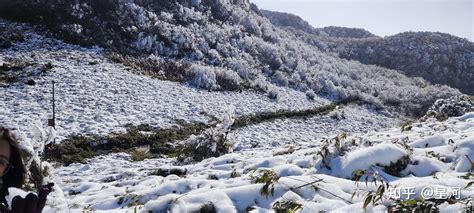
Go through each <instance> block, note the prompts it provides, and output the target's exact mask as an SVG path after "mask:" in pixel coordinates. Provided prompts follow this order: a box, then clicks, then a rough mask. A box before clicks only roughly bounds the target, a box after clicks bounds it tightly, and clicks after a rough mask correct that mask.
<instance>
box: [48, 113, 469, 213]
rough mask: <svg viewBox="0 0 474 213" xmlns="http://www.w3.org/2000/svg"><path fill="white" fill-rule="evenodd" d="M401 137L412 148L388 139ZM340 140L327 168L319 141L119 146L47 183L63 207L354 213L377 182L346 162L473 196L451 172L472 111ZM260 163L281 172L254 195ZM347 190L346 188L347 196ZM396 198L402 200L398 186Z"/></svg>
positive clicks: (457, 168)
mask: <svg viewBox="0 0 474 213" xmlns="http://www.w3.org/2000/svg"><path fill="white" fill-rule="evenodd" d="M256 131H258V130H256ZM404 138H407V139H405V141H406V142H407V144H408V147H410V148H411V149H413V150H412V151H410V150H409V149H407V148H404V147H403V146H402V145H401V144H399V143H395V141H396V140H398V141H399V142H400V141H402V140H403V139H404ZM344 141H345V145H344V147H345V149H346V151H345V154H344V155H335V156H332V157H330V163H329V165H330V166H331V170H328V169H326V168H323V167H322V166H321V165H322V162H321V160H322V159H321V157H320V156H319V155H318V154H317V153H318V151H320V150H321V147H322V145H323V142H321V141H320V142H316V141H315V142H314V143H313V144H304V143H302V144H299V147H296V148H295V151H294V152H293V153H291V154H290V153H289V154H282V155H274V154H276V153H277V151H281V150H278V149H271V148H268V149H262V150H259V151H255V150H254V151H236V152H234V153H232V154H227V155H224V156H221V157H218V158H211V159H206V160H204V161H202V162H199V163H196V164H191V165H181V166H177V165H176V164H175V163H174V160H173V159H149V160H145V161H142V162H131V161H130V156H129V155H128V154H124V153H122V154H110V155H107V156H100V157H96V158H94V159H92V160H90V162H89V163H88V164H71V165H70V166H68V167H59V168H57V169H56V170H55V181H56V183H57V184H58V185H59V186H60V187H61V188H62V189H63V191H64V194H65V195H64V196H65V199H66V200H67V205H68V208H70V209H71V210H72V209H77V210H81V209H90V210H104V211H105V210H109V211H111V212H127V211H128V212H133V211H134V210H135V209H137V210H152V211H154V212H161V211H164V210H171V211H172V212H192V211H197V210H199V209H200V208H201V207H202V206H203V205H205V204H207V203H209V202H212V204H213V205H214V206H215V208H216V209H217V210H218V212H243V211H245V210H246V209H253V210H252V212H266V211H271V209H272V204H273V203H274V202H276V201H283V200H291V201H296V202H298V203H300V204H302V208H303V209H302V212H319V211H334V212H364V209H363V208H362V205H363V202H364V196H363V195H364V192H367V191H370V190H376V188H377V186H378V185H380V183H378V185H375V184H374V183H369V184H368V185H366V184H365V183H360V184H356V182H355V181H353V180H351V177H352V173H353V171H355V170H367V171H369V172H370V171H372V172H376V173H378V175H380V176H382V177H384V179H386V181H388V183H389V184H390V186H391V187H394V188H397V189H410V190H411V191H412V193H413V194H411V195H410V196H411V198H412V199H413V198H418V197H420V193H421V192H422V190H425V189H433V190H440V191H443V190H446V191H445V192H446V193H453V194H454V193H456V191H457V190H459V192H460V194H459V197H460V198H461V199H465V198H468V197H472V196H474V188H473V187H470V188H464V187H465V186H467V184H468V183H469V182H470V181H469V180H466V179H463V178H461V177H462V176H465V175H466V174H467V172H468V171H469V170H471V169H472V167H471V166H472V165H471V162H469V161H468V160H467V159H468V158H470V159H474V112H471V113H469V114H466V115H464V116H462V117H456V118H450V119H449V120H447V121H445V122H438V121H434V120H430V121H428V122H423V123H415V124H413V129H412V130H410V131H405V132H402V131H401V130H400V128H399V127H394V128H391V129H388V130H385V131H371V132H369V133H367V134H351V135H349V137H348V138H347V139H346V140H344ZM352 141H354V142H352ZM420 144H423V145H421V146H420ZM317 145H319V146H317ZM431 152H432V153H434V155H431V154H430V153H431ZM403 156H409V158H410V159H411V161H412V162H410V165H408V166H407V167H406V169H404V170H402V171H400V175H401V176H402V177H395V176H391V175H389V174H387V173H385V172H384V170H383V169H382V167H383V166H387V165H390V163H394V162H396V161H398V160H399V159H400V158H402V157H403ZM158 169H163V170H165V171H168V170H173V171H182V172H184V171H185V174H184V175H182V176H177V175H173V174H171V175H169V176H167V177H163V176H157V175H154V174H153V173H155V172H156V171H157V170H158ZM260 170H272V171H273V172H275V173H276V174H277V175H278V176H280V177H281V178H280V179H279V180H278V181H277V182H275V183H274V188H275V189H274V195H268V196H265V195H262V194H261V192H260V190H261V188H262V186H263V184H261V183H259V184H255V183H253V182H252V178H251V176H257V175H258V171H260ZM256 171H257V172H256ZM155 174H156V173H155ZM175 174H176V173H175ZM318 179H321V180H322V181H320V182H317V183H314V184H313V185H314V186H315V187H311V185H307V186H305V187H301V186H304V185H305V184H307V183H311V182H314V181H315V180H318ZM471 181H472V180H471ZM362 182H363V181H362ZM299 187H301V188H299ZM354 192H356V195H355V196H354V197H353V198H352V199H351V197H352V194H353V193H354ZM335 195H336V196H335ZM435 195H436V194H435ZM402 196H405V198H406V195H404V194H403V193H402ZM433 196H434V195H433ZM59 203H60V202H58V206H57V207H55V204H54V202H51V205H50V206H49V209H48V211H57V210H60V209H61V208H62V207H61V206H60V205H59ZM392 203H393V201H391V200H389V199H388V197H384V198H383V199H382V202H381V205H377V206H373V205H372V204H370V205H369V206H368V207H367V211H368V212H384V211H386V210H387V206H389V205H390V204H392ZM63 205H64V204H63ZM63 207H64V206H63ZM464 207H465V204H463V203H461V202H459V203H456V204H453V205H448V204H447V203H444V204H442V205H441V206H440V210H441V211H442V212H458V211H461V210H462V209H463V208H464Z"/></svg>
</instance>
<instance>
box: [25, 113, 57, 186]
mask: <svg viewBox="0 0 474 213" xmlns="http://www.w3.org/2000/svg"><path fill="white" fill-rule="evenodd" d="M31 132H32V133H33V135H32V137H28V136H27V134H25V133H21V137H20V148H21V149H22V151H23V158H24V160H25V167H26V169H27V177H28V179H27V180H28V182H27V183H29V184H30V185H29V187H31V188H30V189H31V190H33V189H39V188H40V187H41V186H43V185H45V184H47V183H48V182H50V181H52V179H51V177H50V175H52V170H53V167H52V166H51V165H50V164H49V163H48V162H46V161H43V160H42V159H41V157H42V156H43V154H44V153H45V147H46V145H48V144H51V143H53V141H54V138H55V137H56V133H55V131H54V129H53V128H52V127H47V128H46V129H45V128H44V127H43V124H42V123H41V122H40V121H38V120H35V121H33V122H32V124H31ZM46 151H47V150H46ZM33 187H34V188H33Z"/></svg>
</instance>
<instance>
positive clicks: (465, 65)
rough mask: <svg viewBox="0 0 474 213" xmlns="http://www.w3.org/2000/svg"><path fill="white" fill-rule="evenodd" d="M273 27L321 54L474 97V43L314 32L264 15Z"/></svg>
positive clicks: (295, 21)
mask: <svg viewBox="0 0 474 213" xmlns="http://www.w3.org/2000/svg"><path fill="white" fill-rule="evenodd" d="M263 15H265V16H266V17H267V18H268V19H269V20H270V21H271V22H272V23H273V24H275V25H276V26H280V27H283V28H285V29H286V30H288V31H290V32H291V33H293V34H296V35H298V36H297V37H298V38H300V39H302V40H304V41H306V42H307V43H308V44H311V45H314V46H317V47H318V48H319V49H320V50H323V51H328V52H335V53H337V54H338V56H339V57H341V58H345V59H349V60H357V61H359V62H361V63H364V64H375V65H378V66H381V67H385V68H389V69H394V70H399V71H400V72H402V73H403V74H405V75H407V76H410V77H422V78H424V79H425V80H427V81H428V82H431V83H433V84H445V85H449V86H451V87H454V88H458V89H459V90H460V91H461V92H463V93H467V94H471V95H472V94H474V86H473V84H472V83H469V82H472V81H474V74H473V72H474V64H473V63H472V61H473V58H474V43H473V42H471V41H469V40H467V39H465V38H459V37H456V36H453V35H450V34H446V33H440V32H403V33H399V34H396V35H393V36H387V37H385V38H381V37H378V36H375V35H373V34H371V33H370V32H367V31H366V30H364V29H357V28H344V27H325V28H317V29H316V28H313V27H311V26H310V25H308V24H307V23H306V22H305V21H304V20H303V19H301V18H300V17H298V16H295V15H292V14H286V13H279V12H273V11H265V12H263Z"/></svg>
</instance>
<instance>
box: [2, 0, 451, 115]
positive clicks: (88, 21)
mask: <svg viewBox="0 0 474 213" xmlns="http://www.w3.org/2000/svg"><path fill="white" fill-rule="evenodd" d="M0 5H2V7H0V8H4V11H3V12H2V13H0V14H2V16H3V17H7V18H10V19H13V20H22V21H29V22H32V23H37V24H40V25H41V26H44V27H46V28H47V29H49V30H50V31H51V32H52V33H54V34H55V35H56V36H57V37H59V38H61V39H63V40H65V41H68V42H73V43H77V44H82V45H100V46H102V47H104V48H106V49H107V50H110V51H115V52H118V53H120V54H123V55H125V56H132V58H136V57H138V58H139V59H137V60H138V62H137V63H135V62H133V61H130V60H128V61H127V60H125V59H127V57H125V59H123V58H119V60H122V62H124V63H126V64H135V65H137V66H139V67H142V68H145V69H146V70H148V71H150V72H152V73H154V74H155V76H159V77H161V78H162V79H167V80H175V81H179V82H187V83H189V84H191V85H193V86H195V87H198V88H204V89H208V90H241V89H255V90H259V91H262V92H266V93H268V94H274V95H271V96H273V97H278V95H277V93H276V92H275V87H288V88H292V89H295V90H298V91H304V92H305V91H307V92H309V93H316V94H318V95H319V96H323V97H326V98H329V99H332V100H343V99H346V98H358V99H361V100H363V101H365V102H367V103H370V104H372V105H374V106H375V107H378V108H383V107H387V108H391V109H393V110H396V111H398V112H402V113H404V114H409V115H422V114H423V113H424V111H425V110H426V109H427V108H428V107H429V106H430V105H431V103H433V102H434V100H436V99H438V98H442V97H448V96H450V95H454V94H459V92H458V91H456V90H453V89H451V88H448V87H441V86H432V85H429V84H427V83H426V82H425V81H423V80H421V79H410V78H407V77H405V76H403V75H400V74H398V72H396V71H394V70H388V69H384V68H381V67H376V66H366V65H363V64H361V63H358V62H354V61H347V60H343V59H340V58H339V57H336V56H334V55H333V54H328V53H325V52H322V51H320V50H319V49H318V48H316V47H308V46H307V45H306V42H304V40H302V39H299V38H297V37H296V36H295V35H294V33H288V32H286V31H284V30H281V29H279V28H276V27H274V26H273V25H272V24H271V23H270V22H269V21H268V19H266V18H265V17H262V16H260V15H259V14H260V12H259V10H258V8H256V7H255V6H254V5H252V4H250V3H249V2H248V1H245V0H242V1H235V2H233V3H228V2H226V1H202V2H201V1H184V0H183V1H177V2H176V3H170V2H168V1H164V2H159V3H158V2H153V1H146V0H144V1H136V2H128V1H127V2H123V1H118V0H117V1H106V2H101V3H98V2H96V1H87V0H85V1H79V3H78V4H70V3H67V2H64V3H61V4H53V3H52V2H50V0H41V1H35V2H30V1H15V2H11V1H2V2H0ZM24 13H28V14H30V15H28V16H26V15H22V14H24ZM52 14H54V15H52ZM57 23H61V24H60V25H58V24H57ZM129 59H130V58H129ZM150 67H151V69H150ZM161 67H167V69H162V68H161ZM147 68H148V69H147ZM415 91H416V92H415Z"/></svg>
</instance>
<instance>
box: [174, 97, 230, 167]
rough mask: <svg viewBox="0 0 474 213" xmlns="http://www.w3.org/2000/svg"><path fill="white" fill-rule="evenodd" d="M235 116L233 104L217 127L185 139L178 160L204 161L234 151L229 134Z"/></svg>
mask: <svg viewBox="0 0 474 213" xmlns="http://www.w3.org/2000/svg"><path fill="white" fill-rule="evenodd" d="M234 117H235V108H234V107H233V106H231V107H229V108H228V110H227V111H226V113H225V114H224V116H223V118H222V121H221V123H219V124H218V125H217V126H216V127H214V128H211V129H208V130H206V131H205V132H204V133H202V134H201V135H198V136H194V135H193V136H191V137H190V138H189V139H188V140H186V141H185V143H184V145H183V147H182V148H181V150H180V151H179V155H178V160H179V161H181V162H192V161H202V160H204V159H206V158H211V157H219V156H221V155H224V154H227V153H230V152H232V150H233V144H231V143H230V142H229V141H228V138H227V135H228V134H229V132H230V128H231V127H232V124H233V123H234V120H235V118H234Z"/></svg>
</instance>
